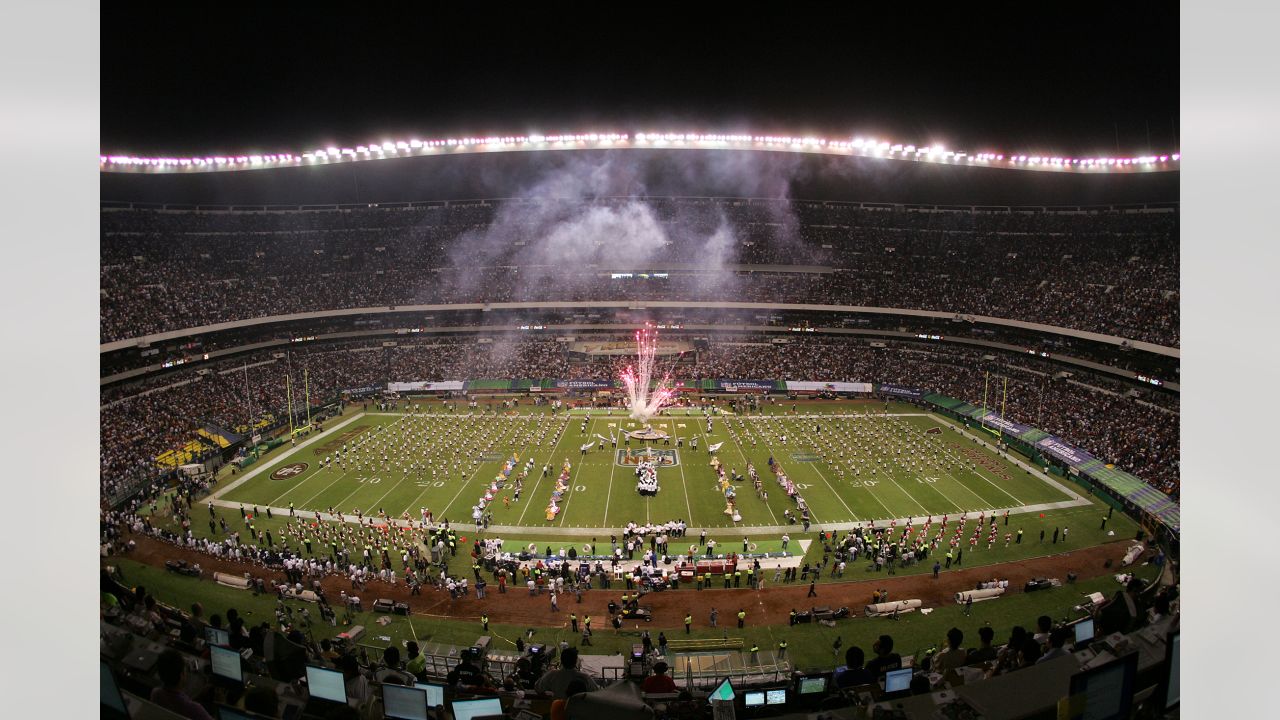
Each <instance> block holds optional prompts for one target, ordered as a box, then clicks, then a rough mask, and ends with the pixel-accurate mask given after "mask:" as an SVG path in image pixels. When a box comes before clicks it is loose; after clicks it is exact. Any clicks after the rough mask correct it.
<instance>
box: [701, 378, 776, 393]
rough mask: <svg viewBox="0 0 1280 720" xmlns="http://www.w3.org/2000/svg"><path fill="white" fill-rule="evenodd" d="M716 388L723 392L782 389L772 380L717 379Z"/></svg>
mask: <svg viewBox="0 0 1280 720" xmlns="http://www.w3.org/2000/svg"><path fill="white" fill-rule="evenodd" d="M716 389H717V390H721V391H723V392H748V393H751V392H773V391H774V390H781V389H783V388H780V387H778V383H775V382H774V381H772V380H717V381H716Z"/></svg>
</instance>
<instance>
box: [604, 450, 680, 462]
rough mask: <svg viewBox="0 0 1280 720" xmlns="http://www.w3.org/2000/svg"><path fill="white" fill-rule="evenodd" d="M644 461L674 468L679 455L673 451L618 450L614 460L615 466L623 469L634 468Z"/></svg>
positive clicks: (678, 460)
mask: <svg viewBox="0 0 1280 720" xmlns="http://www.w3.org/2000/svg"><path fill="white" fill-rule="evenodd" d="M645 461H649V462H652V463H653V464H655V465H657V466H658V467H675V466H676V465H679V464H680V455H679V453H677V452H676V451H675V450H665V449H664V450H658V449H657V448H645V449H643V450H632V449H631V448H627V449H625V450H619V451H618V453H617V456H616V458H615V460H614V462H615V463H616V464H618V465H622V466H623V467H636V466H637V465H639V464H640V463H642V462H645Z"/></svg>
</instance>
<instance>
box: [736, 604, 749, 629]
mask: <svg viewBox="0 0 1280 720" xmlns="http://www.w3.org/2000/svg"><path fill="white" fill-rule="evenodd" d="M746 624H747V611H746V609H744V608H739V609H738V629H739V630H741V629H742V628H744V627H746Z"/></svg>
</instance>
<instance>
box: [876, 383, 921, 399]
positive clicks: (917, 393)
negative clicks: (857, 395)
mask: <svg viewBox="0 0 1280 720" xmlns="http://www.w3.org/2000/svg"><path fill="white" fill-rule="evenodd" d="M876 391H877V392H879V393H882V394H884V395H897V396H899V397H908V398H911V399H912V400H919V399H920V398H922V397H924V396H925V392H924V391H923V390H917V389H916V388H909V387H903V386H901V385H877V386H876Z"/></svg>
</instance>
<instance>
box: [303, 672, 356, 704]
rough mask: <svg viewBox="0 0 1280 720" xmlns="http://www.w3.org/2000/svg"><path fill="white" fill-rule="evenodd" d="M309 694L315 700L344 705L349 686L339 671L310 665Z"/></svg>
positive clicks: (308, 676)
mask: <svg viewBox="0 0 1280 720" xmlns="http://www.w3.org/2000/svg"><path fill="white" fill-rule="evenodd" d="M307 693H308V694H309V695H311V697H313V698H319V699H321V700H328V701H329V702H336V703H344V702H346V701H347V684H346V682H344V681H343V679H342V672H341V671H339V670H330V669H328V668H322V667H316V666H314V665H308V666H307Z"/></svg>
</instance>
